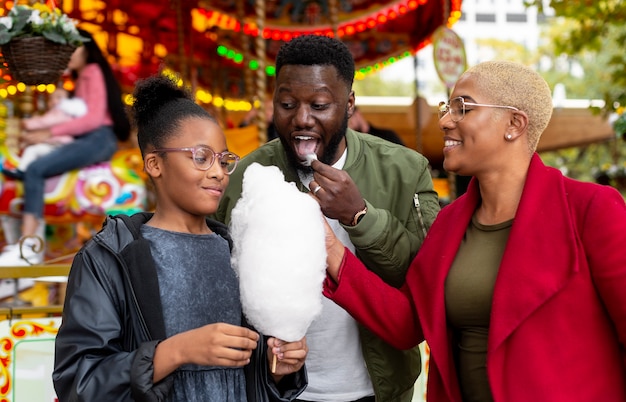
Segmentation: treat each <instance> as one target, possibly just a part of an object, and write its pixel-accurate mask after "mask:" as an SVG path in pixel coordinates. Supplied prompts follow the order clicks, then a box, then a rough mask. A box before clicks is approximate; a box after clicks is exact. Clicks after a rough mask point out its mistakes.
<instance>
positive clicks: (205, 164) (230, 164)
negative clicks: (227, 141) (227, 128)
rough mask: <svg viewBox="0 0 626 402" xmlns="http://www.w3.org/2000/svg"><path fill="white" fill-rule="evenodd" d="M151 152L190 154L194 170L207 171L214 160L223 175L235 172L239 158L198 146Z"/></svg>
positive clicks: (230, 153) (228, 153)
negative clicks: (222, 171)
mask: <svg viewBox="0 0 626 402" xmlns="http://www.w3.org/2000/svg"><path fill="white" fill-rule="evenodd" d="M152 152H155V153H160V152H191V160H192V161H193V165H194V166H195V167H196V169H199V170H209V168H210V167H211V166H213V163H214V162H215V160H218V161H219V164H220V166H221V167H222V169H223V170H224V173H226V174H231V173H232V172H234V171H235V168H236V167H237V163H239V156H237V155H235V154H234V153H232V152H228V151H225V152H220V153H216V152H215V151H213V150H212V149H211V148H209V147H205V146H198V147H192V148H159V149H155V150H153V151H152Z"/></svg>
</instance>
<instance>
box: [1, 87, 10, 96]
mask: <svg viewBox="0 0 626 402" xmlns="http://www.w3.org/2000/svg"><path fill="white" fill-rule="evenodd" d="M7 96H9V92H8V91H7V90H6V89H4V88H2V89H0V97H2V98H6V97H7Z"/></svg>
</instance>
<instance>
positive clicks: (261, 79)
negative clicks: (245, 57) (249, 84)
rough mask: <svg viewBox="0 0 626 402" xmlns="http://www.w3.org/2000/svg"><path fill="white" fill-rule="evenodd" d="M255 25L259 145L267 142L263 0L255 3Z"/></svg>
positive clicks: (257, 0)
mask: <svg viewBox="0 0 626 402" xmlns="http://www.w3.org/2000/svg"><path fill="white" fill-rule="evenodd" d="M254 4H255V7H254V9H255V11H256V25H257V29H258V35H257V36H256V38H255V41H254V45H255V49H256V57H257V60H258V62H259V68H258V69H257V70H256V97H257V98H258V99H259V113H258V114H257V127H258V128H259V144H265V143H266V142H267V121H266V120H265V96H266V93H267V77H266V75H265V64H266V60H267V57H266V54H265V52H266V49H265V38H264V37H263V31H264V30H265V0H256V1H255V3H254Z"/></svg>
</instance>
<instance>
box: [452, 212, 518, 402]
mask: <svg viewBox="0 0 626 402" xmlns="http://www.w3.org/2000/svg"><path fill="white" fill-rule="evenodd" d="M512 225H513V220H509V221H506V222H503V223H499V224H497V225H489V226H487V225H481V224H480V223H478V222H477V220H476V215H474V216H473V217H472V222H471V224H470V225H469V226H468V228H467V231H466V232H465V237H464V239H463V241H462V242H461V245H460V247H459V250H458V252H457V254H456V258H455V260H454V263H453V264H452V267H450V272H448V277H447V278H446V283H445V299H446V316H447V319H448V324H449V325H450V327H451V328H452V330H453V332H454V341H453V342H454V344H453V345H452V346H453V353H454V356H455V358H456V369H457V374H458V376H459V384H460V386H461V393H462V396H463V401H465V402H486V401H492V400H493V398H492V396H491V389H490V388H489V381H488V379H487V367H486V362H487V336H488V332H489V317H490V315H491V302H492V299H493V288H494V285H495V282H496V276H497V275H498V269H499V266H500V261H501V260H502V255H503V253H504V248H505V246H506V242H507V240H508V238H509V233H510V231H511V226H512Z"/></svg>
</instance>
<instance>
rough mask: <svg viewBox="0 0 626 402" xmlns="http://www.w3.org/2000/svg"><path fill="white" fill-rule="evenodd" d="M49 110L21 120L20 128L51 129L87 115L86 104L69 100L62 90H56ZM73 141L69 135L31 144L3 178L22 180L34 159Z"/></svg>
mask: <svg viewBox="0 0 626 402" xmlns="http://www.w3.org/2000/svg"><path fill="white" fill-rule="evenodd" d="M48 106H49V109H48V111H47V112H46V113H44V114H42V115H41V116H35V117H30V118H26V119H24V120H22V127H23V128H24V129H26V130H39V129H47V128H51V127H53V126H55V125H57V124H59V123H65V122H66V121H69V120H72V119H75V118H77V117H81V116H84V115H85V114H87V104H86V103H85V101H84V100H82V99H80V98H70V96H69V92H68V91H66V90H65V89H63V88H57V89H56V90H55V91H54V92H53V93H52V94H51V95H50V100H49V102H48ZM73 140H74V137H72V136H71V135H58V136H53V137H50V139H48V140H47V141H45V142H41V143H39V144H32V145H28V146H26V147H24V149H23V150H22V154H21V156H20V160H19V163H18V165H17V168H16V169H8V168H5V169H4V170H3V173H4V175H5V176H7V177H10V178H13V179H17V180H22V178H23V177H24V172H25V171H26V169H27V168H28V165H30V163H31V162H33V161H34V160H35V159H37V158H39V157H41V156H43V155H46V154H48V153H50V152H52V151H53V150H54V149H55V148H58V147H59V146H61V145H64V144H68V143H70V142H72V141H73Z"/></svg>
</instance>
